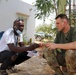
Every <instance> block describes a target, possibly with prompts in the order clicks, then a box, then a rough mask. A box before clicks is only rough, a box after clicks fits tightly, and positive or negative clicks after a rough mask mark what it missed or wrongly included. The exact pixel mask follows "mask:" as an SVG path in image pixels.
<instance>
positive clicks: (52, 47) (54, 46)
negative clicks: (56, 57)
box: [39, 42, 58, 50]
mask: <svg viewBox="0 0 76 75" xmlns="http://www.w3.org/2000/svg"><path fill="white" fill-rule="evenodd" d="M39 47H46V48H49V49H50V50H51V49H57V48H58V47H57V44H55V43H51V42H50V43H43V42H40V43H39Z"/></svg>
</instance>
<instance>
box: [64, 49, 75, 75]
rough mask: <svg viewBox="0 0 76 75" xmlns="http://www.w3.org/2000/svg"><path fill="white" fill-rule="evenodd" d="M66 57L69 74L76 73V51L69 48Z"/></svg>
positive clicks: (73, 74)
mask: <svg viewBox="0 0 76 75" xmlns="http://www.w3.org/2000/svg"><path fill="white" fill-rule="evenodd" d="M65 59H66V66H67V70H68V75H76V51H75V50H67V51H66V55H65Z"/></svg>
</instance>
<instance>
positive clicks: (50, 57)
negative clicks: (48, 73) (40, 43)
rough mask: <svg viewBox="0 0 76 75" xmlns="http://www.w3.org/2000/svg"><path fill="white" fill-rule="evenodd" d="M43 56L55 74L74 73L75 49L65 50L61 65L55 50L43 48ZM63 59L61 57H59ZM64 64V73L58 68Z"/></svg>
mask: <svg viewBox="0 0 76 75" xmlns="http://www.w3.org/2000/svg"><path fill="white" fill-rule="evenodd" d="M44 57H45V59H46V60H47V63H48V65H49V66H50V67H51V68H52V69H53V70H55V72H56V74H57V75H76V51H75V50H67V51H66V52H65V57H64V58H65V62H63V63H62V65H60V64H59V62H58V60H57V59H58V58H57V54H56V52H55V50H49V49H48V48H45V50H44ZM60 61H63V58H62V59H60ZM63 64H66V65H65V67H66V69H67V74H64V71H62V70H61V69H60V66H63Z"/></svg>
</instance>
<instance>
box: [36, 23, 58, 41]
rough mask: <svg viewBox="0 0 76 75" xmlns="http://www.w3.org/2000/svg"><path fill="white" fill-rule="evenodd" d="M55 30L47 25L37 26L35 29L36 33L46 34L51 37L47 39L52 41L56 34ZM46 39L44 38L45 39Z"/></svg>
mask: <svg viewBox="0 0 76 75" xmlns="http://www.w3.org/2000/svg"><path fill="white" fill-rule="evenodd" d="M56 30H57V29H56V28H52V24H50V25H47V24H43V25H39V26H37V27H36V32H39V31H42V32H44V33H46V34H51V37H50V38H48V39H51V40H53V39H54V37H55V34H56ZM45 38H46V37H45Z"/></svg>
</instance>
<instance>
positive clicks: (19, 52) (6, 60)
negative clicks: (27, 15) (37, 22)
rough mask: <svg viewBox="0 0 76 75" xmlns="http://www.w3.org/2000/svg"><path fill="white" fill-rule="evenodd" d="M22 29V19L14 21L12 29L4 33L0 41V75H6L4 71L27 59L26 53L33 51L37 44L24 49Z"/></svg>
mask: <svg viewBox="0 0 76 75" xmlns="http://www.w3.org/2000/svg"><path fill="white" fill-rule="evenodd" d="M23 29H24V21H23V19H16V20H15V21H14V23H13V28H10V29H8V30H7V31H5V32H4V34H3V36H2V38H1V40H0V63H2V64H1V67H0V71H1V72H0V73H1V74H0V75H8V73H7V72H6V69H8V68H9V67H11V68H12V67H14V66H15V65H17V64H20V63H22V62H23V61H25V60H27V59H29V58H30V57H29V56H27V54H28V53H27V51H28V50H29V51H31V50H34V49H35V48H37V47H39V44H36V43H34V44H31V45H30V46H29V47H25V46H24V43H23V37H22V32H23Z"/></svg>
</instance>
